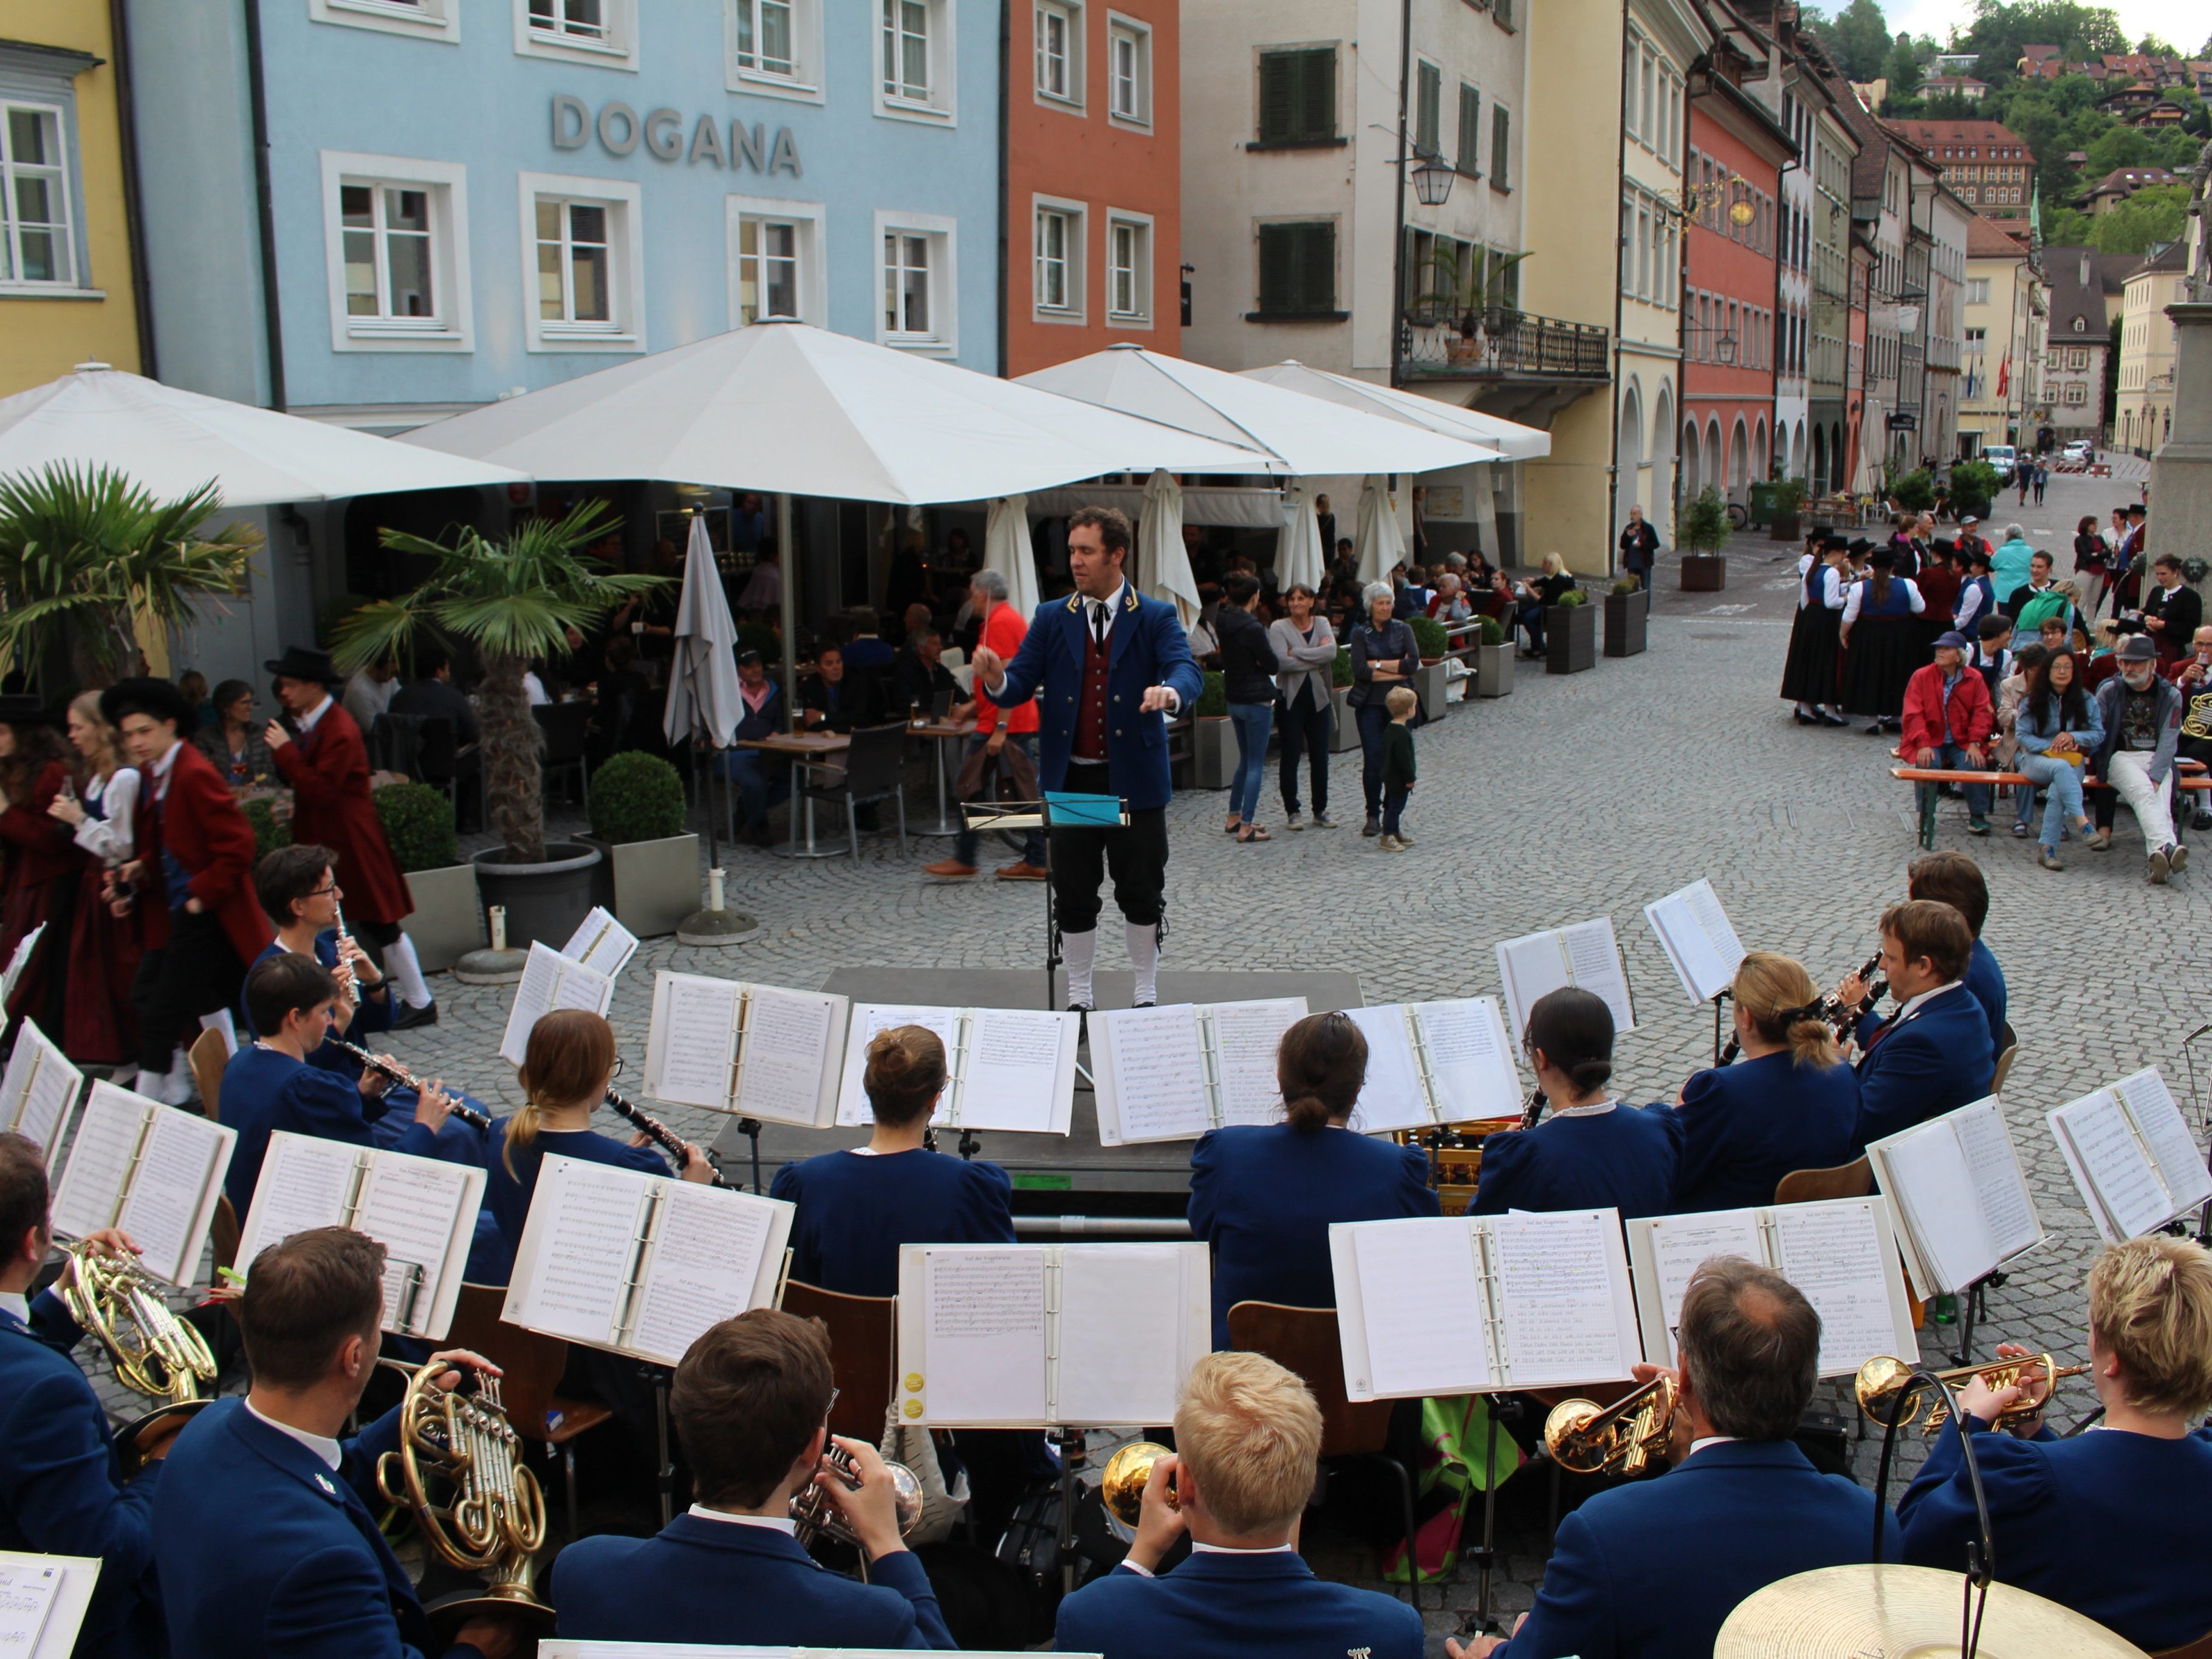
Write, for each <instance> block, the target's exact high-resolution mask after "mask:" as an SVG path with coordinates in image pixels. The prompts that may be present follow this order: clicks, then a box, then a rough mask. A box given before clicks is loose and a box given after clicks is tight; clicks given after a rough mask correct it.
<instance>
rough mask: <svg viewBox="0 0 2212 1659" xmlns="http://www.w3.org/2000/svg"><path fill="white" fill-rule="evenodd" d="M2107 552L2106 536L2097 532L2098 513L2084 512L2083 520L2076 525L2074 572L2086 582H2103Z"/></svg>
mask: <svg viewBox="0 0 2212 1659" xmlns="http://www.w3.org/2000/svg"><path fill="white" fill-rule="evenodd" d="M2106 552H2107V550H2106V546H2105V538H2103V537H2102V536H2100V535H2099V534H2098V533H2097V515H2096V514H2095V513H2084V514H2082V516H2081V522H2079V523H2078V524H2076V525H2075V526H2074V574H2075V575H2077V576H2079V577H2080V578H2081V580H2082V581H2083V582H2084V584H2087V582H2089V581H2090V580H2095V581H2097V582H2099V583H2100V584H2101V583H2102V582H2103V580H2104V577H2105V558H2106Z"/></svg>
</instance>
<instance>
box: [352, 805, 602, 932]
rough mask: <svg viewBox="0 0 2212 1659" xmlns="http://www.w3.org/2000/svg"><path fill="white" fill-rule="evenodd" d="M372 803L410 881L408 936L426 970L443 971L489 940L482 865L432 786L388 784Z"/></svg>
mask: <svg viewBox="0 0 2212 1659" xmlns="http://www.w3.org/2000/svg"><path fill="white" fill-rule="evenodd" d="M369 799H371V800H373V801H374V802H375V803H376V817H377V821H378V822H379V823H381V824H383V826H384V838H385V840H386V842H390V843H391V847H392V860H393V862H395V863H396V864H398V866H399V873H400V874H402V875H404V877H406V878H407V896H408V902H410V904H411V905H412V906H413V907H414V908H413V909H412V910H410V912H409V914H408V916H407V936H408V938H410V939H413V940H414V941H415V954H416V956H417V957H421V958H422V971H423V972H424V973H426V974H435V973H439V972H441V971H442V970H444V969H447V968H450V967H452V966H453V964H454V963H456V962H459V960H460V959H461V958H462V957H465V956H466V955H467V954H468V953H469V952H470V951H473V950H475V949H477V947H478V946H479V945H483V942H484V930H483V909H482V908H481V907H480V906H479V905H478V904H477V867H476V866H474V865H473V864H471V863H470V862H469V861H468V860H465V859H464V858H463V857H462V856H461V854H460V851H459V847H458V845H457V844H456V842H455V841H454V838H453V802H452V801H451V800H449V799H447V796H446V792H445V791H444V790H442V789H434V788H432V787H430V786H429V785H428V784H427V783H387V784H386V785H385V786H384V787H382V788H381V789H379V790H377V791H375V792H374V793H373V794H372V795H371V796H370V797H369ZM566 942H567V941H565V940H563V941H562V943H564V944H565V943H566Z"/></svg>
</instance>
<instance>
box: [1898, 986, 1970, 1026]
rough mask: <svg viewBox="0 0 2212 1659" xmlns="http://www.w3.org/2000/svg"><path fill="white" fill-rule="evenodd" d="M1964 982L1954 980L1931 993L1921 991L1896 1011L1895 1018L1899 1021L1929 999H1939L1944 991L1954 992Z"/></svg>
mask: <svg viewBox="0 0 2212 1659" xmlns="http://www.w3.org/2000/svg"><path fill="white" fill-rule="evenodd" d="M1965 983H1966V981H1964V980H1962V979H1954V980H1953V981H1951V982H1950V983H1949V984H1948V985H1939V986H1937V987H1936V988H1935V989H1934V990H1932V991H1923V992H1922V993H1921V994H1919V995H1918V996H1917V997H1909V998H1907V999H1906V1000H1905V1002H1904V1003H1903V1004H1902V1005H1901V1006H1899V1009H1898V1011H1897V1018H1899V1019H1903V1018H1905V1016H1907V1015H1908V1014H1911V1013H1912V1012H1914V1011H1915V1010H1917V1008H1918V1007H1919V1006H1920V1005H1921V1004H1922V1003H1923V1002H1926V1001H1928V1000H1929V999H1931V998H1934V997H1940V996H1942V994H1943V993H1944V992H1946V991H1955V990H1957V989H1958V988H1959V987H1960V986H1961V985H1964V984H1965Z"/></svg>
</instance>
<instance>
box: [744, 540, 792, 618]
mask: <svg viewBox="0 0 2212 1659" xmlns="http://www.w3.org/2000/svg"><path fill="white" fill-rule="evenodd" d="M782 605H783V563H782V560H781V557H780V556H779V554H778V550H777V548H776V544H775V542H773V541H763V542H762V543H761V544H759V546H758V548H757V550H755V553H754V556H753V568H752V574H751V575H750V576H748V577H747V578H746V579H745V586H744V592H741V593H739V594H738V610H739V611H743V612H744V614H746V615H747V616H750V617H757V618H758V617H769V616H772V615H775V614H777V613H778V612H779V611H780V610H781V606H782Z"/></svg>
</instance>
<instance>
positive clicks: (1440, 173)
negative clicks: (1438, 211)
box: [1413, 151, 1454, 207]
mask: <svg viewBox="0 0 2212 1659" xmlns="http://www.w3.org/2000/svg"><path fill="white" fill-rule="evenodd" d="M1453 177H1454V174H1453V172H1452V169H1451V167H1450V166H1449V164H1448V163H1447V162H1446V161H1444V158H1443V156H1441V155H1437V154H1436V153H1435V152H1434V151H1430V152H1429V153H1427V154H1426V155H1423V156H1422V157H1421V158H1420V160H1419V161H1417V162H1415V163H1414V165H1413V194H1414V195H1416V196H1417V197H1419V198H1420V202H1421V205H1422V206H1423V207H1442V206H1443V204H1444V202H1445V200H1446V198H1447V197H1449V196H1450V195H1451V188H1452V179H1453Z"/></svg>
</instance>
